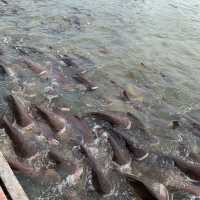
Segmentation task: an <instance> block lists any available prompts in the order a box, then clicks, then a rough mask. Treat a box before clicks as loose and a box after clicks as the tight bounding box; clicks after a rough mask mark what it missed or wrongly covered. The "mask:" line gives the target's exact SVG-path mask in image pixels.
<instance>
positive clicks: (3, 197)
mask: <svg viewBox="0 0 200 200" xmlns="http://www.w3.org/2000/svg"><path fill="white" fill-rule="evenodd" d="M0 200H7V198H6V195H5V194H4V192H3V190H2V188H1V186H0Z"/></svg>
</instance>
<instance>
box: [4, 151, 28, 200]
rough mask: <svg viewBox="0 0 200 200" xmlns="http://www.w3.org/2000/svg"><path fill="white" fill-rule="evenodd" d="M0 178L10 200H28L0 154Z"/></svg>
mask: <svg viewBox="0 0 200 200" xmlns="http://www.w3.org/2000/svg"><path fill="white" fill-rule="evenodd" d="M0 178H1V180H2V181H3V183H4V185H5V187H6V189H7V191H8V193H9V195H10V197H11V198H12V200H28V197H27V195H26V194H25V192H24V190H23V188H22V187H21V185H20V184H19V182H18V180H17V178H16V176H15V175H14V173H13V171H12V170H11V168H10V166H9V164H8V163H7V161H6V159H5V158H4V156H3V154H2V153H1V152H0ZM0 200H1V199H0Z"/></svg>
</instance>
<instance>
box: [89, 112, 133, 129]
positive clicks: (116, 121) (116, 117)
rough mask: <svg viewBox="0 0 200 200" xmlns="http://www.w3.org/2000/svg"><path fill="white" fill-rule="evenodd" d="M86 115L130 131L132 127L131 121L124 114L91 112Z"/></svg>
mask: <svg viewBox="0 0 200 200" xmlns="http://www.w3.org/2000/svg"><path fill="white" fill-rule="evenodd" d="M88 115H91V116H94V117H96V118H98V119H101V120H104V121H107V122H109V123H110V124H111V125H112V126H120V127H123V128H125V129H130V128H131V126H132V122H131V120H130V119H129V118H128V116H126V115H124V114H119V113H117V112H116V113H115V112H92V113H89V114H88Z"/></svg>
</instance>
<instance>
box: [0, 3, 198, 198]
mask: <svg viewBox="0 0 200 200" xmlns="http://www.w3.org/2000/svg"><path fill="white" fill-rule="evenodd" d="M199 9H200V2H199V1H198V0H192V1H188V0H167V1H166V0H151V1H150V0H128V1H123V0H110V1H107V0H98V1H91V0H73V1H71V0H63V1H61V0H52V1H47V0H46V1H45V0H43V1H38V0H35V1H31V0H26V1H25V0H20V1H19V0H16V1H13V0H11V1H9V2H8V5H5V4H4V3H1V2H0V47H1V48H2V49H4V51H5V52H6V54H5V55H4V56H2V57H3V59H5V60H6V61H7V62H9V63H15V59H17V58H18V56H19V55H18V52H17V51H16V49H15V48H16V46H20V47H21V46H23V47H33V48H36V49H37V50H40V51H41V52H43V53H44V54H45V55H64V54H67V55H78V56H82V57H84V61H83V63H80V65H81V68H82V69H86V70H88V73H87V76H88V77H89V78H90V79H91V80H92V81H93V82H95V84H96V85H97V86H98V87H99V89H98V90H96V91H94V92H91V93H87V94H86V93H85V92H83V91H81V90H76V91H74V92H63V91H62V90H61V91H59V90H58V91H59V92H60V93H59V97H58V98H57V100H53V101H52V104H53V105H58V106H59V105H61V104H62V105H63V106H66V107H70V108H71V110H72V112H74V113H79V114H80V113H83V112H87V111H91V110H97V109H98V110H117V111H131V112H133V113H136V114H137V115H138V116H140V119H141V120H142V121H143V123H144V124H145V126H146V128H147V129H148V130H149V132H150V134H151V135H153V136H155V137H157V138H158V139H159V145H158V146H157V147H156V149H159V150H160V151H162V152H167V153H169V152H174V151H177V149H178V147H179V144H180V143H184V144H187V146H189V149H195V151H197V152H199V151H200V149H199V142H200V141H199V139H198V138H197V137H195V136H193V135H192V134H191V133H190V132H188V131H186V130H184V131H183V132H180V131H174V130H170V129H169V128H168V124H169V123H170V121H171V120H173V119H174V116H177V115H188V114H190V115H191V116H194V117H195V118H197V119H199V118H200V113H199V112H198V110H199V108H200V104H199V102H200V89H199V85H200V78H199V77H200V58H199V54H200V45H199V41H200V37H199V32H200V23H199V22H200V14H199ZM30 56H31V57H32V58H33V59H34V60H35V61H36V60H37V61H39V62H43V63H47V62H48V57H47V58H45V59H44V57H43V54H40V53H35V54H31V55H30ZM87 60H90V61H91V62H86V61H87ZM19 66H20V65H19ZM19 66H18V68H17V71H20V70H22V68H20V67H19ZM19 69H20V70H19ZM63 70H64V72H65V69H63ZM20 73H21V76H20V77H21V79H20V80H21V81H22V80H23V81H25V80H27V79H29V81H30V82H34V81H35V82H36V87H35V88H33V89H32V90H33V91H31V89H30V88H31V86H27V91H29V94H30V93H34V92H35V93H36V94H37V96H36V97H34V98H33V101H34V102H40V101H41V99H42V100H44V98H46V97H45V95H44V90H43V89H42V87H41V88H40V86H39V84H40V83H39V81H38V79H37V78H34V77H31V75H30V74H26V73H25V72H24V71H23V70H22V72H20ZM112 81H115V82H116V84H117V86H116V84H113V83H112ZM45 84H46V83H44V85H43V87H46V86H48V85H45ZM121 88H124V89H127V91H128V92H129V94H130V96H131V99H132V101H133V102H134V104H129V103H125V102H123V101H122V100H121V99H120V98H119V96H120V91H121ZM11 90H15V91H18V86H16V85H15V83H13V80H12V79H11V80H10V79H9V80H8V79H5V80H4V79H2V80H1V79H0V93H1V97H0V108H1V111H2V113H3V112H4V111H5V110H6V103H5V101H4V96H5V95H6V94H8V93H9V92H10V91H11ZM62 92H63V93H62ZM27 99H28V100H31V97H30V96H29V97H27ZM138 108H139V109H138ZM2 140H3V139H1V141H2ZM22 179H23V178H22ZM23 181H24V180H22V182H23ZM25 183H27V180H25ZM30 185H31V184H30ZM38 187H39V189H38V188H37V187H36V188H35V189H34V190H32V187H27V186H26V188H27V191H28V193H30V195H31V196H32V198H31V199H35V200H36V199H37V200H39V199H40V198H39V197H38V196H40V195H41V188H40V186H38ZM47 193H48V192H47ZM36 194H37V195H38V196H37V195H36ZM33 196H36V197H35V198H33ZM43 196H45V195H43ZM47 196H48V195H47ZM42 199H45V200H46V199H53V198H52V197H46V198H45V197H42ZM180 199H183V198H182V197H181V198H180Z"/></svg>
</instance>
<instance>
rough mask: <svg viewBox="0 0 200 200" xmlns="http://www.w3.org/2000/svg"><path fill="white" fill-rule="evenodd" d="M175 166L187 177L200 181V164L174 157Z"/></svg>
mask: <svg viewBox="0 0 200 200" xmlns="http://www.w3.org/2000/svg"><path fill="white" fill-rule="evenodd" d="M172 159H173V160H174V162H175V165H176V166H177V167H178V168H179V169H180V170H181V171H183V172H184V173H185V174H186V175H188V176H189V177H190V178H192V179H194V180H198V181H199V180H200V164H199V163H197V162H193V161H189V160H184V159H182V158H178V157H174V156H173V157H172Z"/></svg>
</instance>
